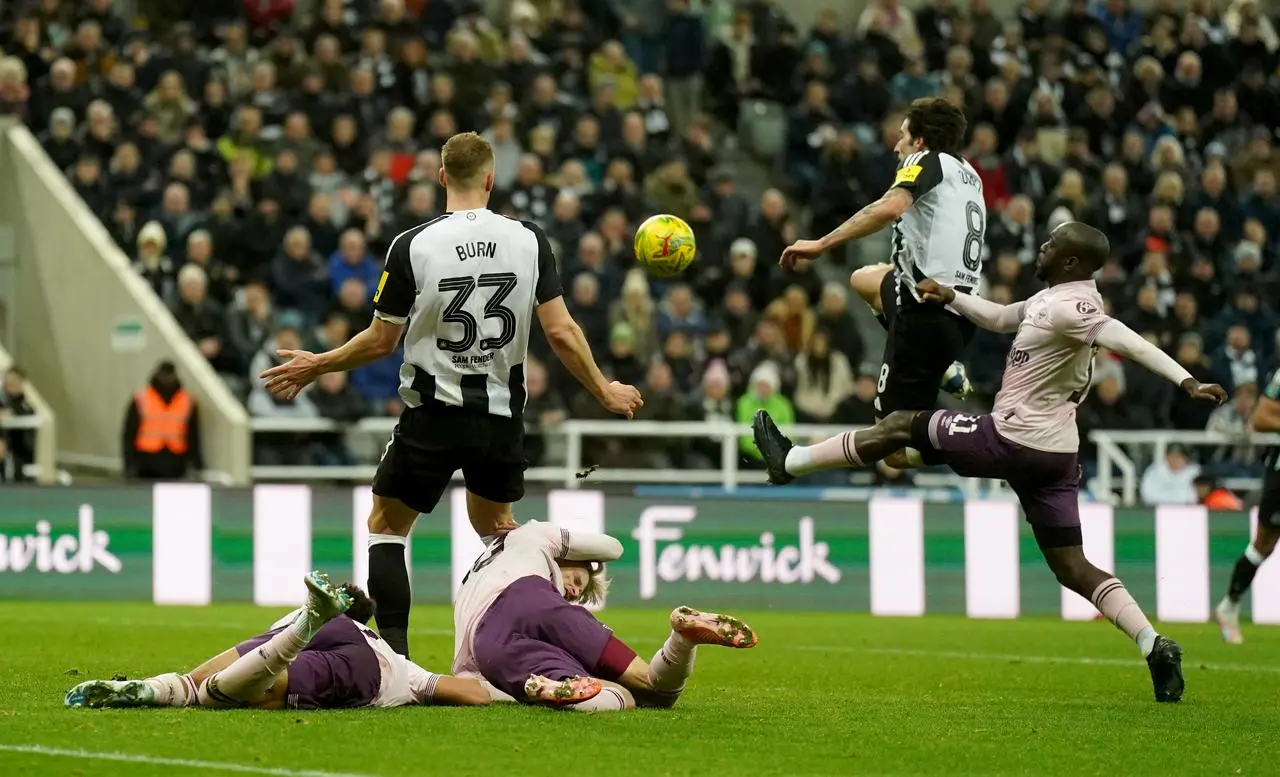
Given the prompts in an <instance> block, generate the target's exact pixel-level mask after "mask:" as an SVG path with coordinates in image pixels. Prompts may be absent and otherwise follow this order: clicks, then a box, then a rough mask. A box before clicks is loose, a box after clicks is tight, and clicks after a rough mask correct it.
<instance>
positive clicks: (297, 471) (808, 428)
mask: <svg viewBox="0 0 1280 777" xmlns="http://www.w3.org/2000/svg"><path fill="white" fill-rule="evenodd" d="M395 424H396V420H395V419H394V418H366V419H362V420H360V421H357V422H355V423H353V424H341V423H338V422H335V421H330V420H328V419H323V418H312V419H285V418H255V419H253V420H252V421H251V422H250V429H251V430H252V432H253V434H255V435H257V434H271V433H304V434H305V433H314V432H342V431H347V432H355V433H358V434H380V435H383V436H387V435H390V434H391V432H392V430H393V429H394V428H395ZM847 431H849V427H847V426H831V425H814V424H796V425H793V426H790V427H787V432H788V433H789V434H791V435H792V436H793V437H799V438H805V439H808V438H826V437H831V436H834V435H837V434H840V433H842V432H847ZM750 433H751V427H750V426H749V425H746V424H734V423H728V422H722V421H622V420H616V421H584V420H568V421H565V422H564V423H562V424H559V425H558V426H556V427H554V428H552V429H548V430H547V431H546V432H545V434H547V435H562V436H563V437H564V441H565V463H564V464H563V465H562V466H550V467H534V468H532V469H530V470H528V471H527V472H526V473H525V478H526V479H527V480H529V481H530V482H534V483H558V484H561V485H563V486H564V487H565V488H578V487H579V485H580V484H581V483H582V481H583V480H584V478H582V477H579V474H580V473H582V472H584V470H585V468H586V467H587V466H589V465H590V464H591V463H592V462H588V461H585V459H584V456H583V439H584V438H587V437H610V436H615V437H666V438H686V439H689V438H698V439H711V440H716V441H717V442H718V443H719V445H720V466H719V467H717V468H715V469H631V468H617V469H615V468H612V467H610V468H604V469H599V470H595V471H593V472H591V474H590V476H589V479H590V480H591V481H592V482H594V483H659V484H664V485H668V484H669V485H681V484H688V485H719V486H721V487H723V488H725V489H726V490H732V489H734V488H737V487H738V486H739V485H755V484H763V483H764V482H765V473H764V472H763V471H760V470H751V469H743V468H742V466H741V455H740V453H739V449H738V439H739V438H740V437H742V436H743V435H748V434H750ZM376 471H377V468H376V467H374V466H354V467H325V466H256V465H255V466H253V467H251V468H250V476H251V477H252V478H253V479H255V480H368V479H370V478H372V477H373V474H374V472H376ZM916 483H917V485H919V486H921V487H935V488H936V487H946V486H951V487H955V488H959V489H961V490H962V491H963V492H964V494H965V495H966V496H969V497H976V496H978V494H979V493H980V491H981V489H982V487H983V483H981V482H979V481H975V480H972V479H969V478H961V477H959V476H958V475H953V474H950V473H947V474H938V475H928V474H924V473H922V474H920V475H919V476H917V478H916ZM986 485H987V486H988V487H989V488H990V487H994V488H996V489H998V488H999V486H998V484H994V483H987V484H986Z"/></svg>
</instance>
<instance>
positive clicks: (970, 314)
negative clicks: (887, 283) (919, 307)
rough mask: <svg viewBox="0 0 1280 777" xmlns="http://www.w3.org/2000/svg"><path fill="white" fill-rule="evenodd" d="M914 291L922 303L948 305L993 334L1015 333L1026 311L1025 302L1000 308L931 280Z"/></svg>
mask: <svg viewBox="0 0 1280 777" xmlns="http://www.w3.org/2000/svg"><path fill="white" fill-rule="evenodd" d="M916 291H918V292H920V296H921V297H923V298H924V301H925V302H932V303H934V304H937V305H950V306H951V307H952V309H953V310H955V311H956V312H957V313H959V314H960V315H962V316H964V317H965V318H967V319H969V320H970V321H972V322H973V323H975V324H977V325H978V326H980V327H982V328H983V329H986V330H989V331H992V332H1016V331H1018V325H1019V324H1021V323H1022V316H1023V314H1024V313H1025V311H1026V309H1027V303H1026V302H1015V303H1014V304H1012V305H1001V304H1000V303H998V302H992V301H991V300H985V299H983V298H981V297H975V296H973V295H972V294H965V293H964V292H958V291H956V290H955V289H951V288H948V287H946V286H943V285H942V284H940V283H938V282H937V281H935V280H933V279H932V278H926V279H924V280H923V281H920V282H919V283H917V284H916Z"/></svg>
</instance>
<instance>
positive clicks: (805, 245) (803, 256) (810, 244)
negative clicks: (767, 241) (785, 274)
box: [778, 240, 823, 270]
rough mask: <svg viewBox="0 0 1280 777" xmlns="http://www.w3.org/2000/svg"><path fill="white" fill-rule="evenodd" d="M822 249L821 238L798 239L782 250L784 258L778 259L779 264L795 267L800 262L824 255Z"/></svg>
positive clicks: (780, 265) (790, 267) (789, 267)
mask: <svg viewBox="0 0 1280 777" xmlns="http://www.w3.org/2000/svg"><path fill="white" fill-rule="evenodd" d="M822 251H823V247H822V241H821V240H797V241H796V242H794V243H792V244H791V245H789V246H787V247H786V248H784V249H783V250H782V258H781V259H779V260H778V266H779V267H783V268H786V269H788V270H791V269H794V268H795V266H796V263H798V262H802V261H813V260H814V259H817V258H818V257H819V256H821V255H822Z"/></svg>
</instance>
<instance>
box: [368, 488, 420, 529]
mask: <svg viewBox="0 0 1280 777" xmlns="http://www.w3.org/2000/svg"><path fill="white" fill-rule="evenodd" d="M417 518H418V513H417V511H416V510H413V509H411V508H410V507H409V506H408V505H406V504H404V503H403V502H400V501H399V500H395V499H386V498H383V497H380V496H375V497H374V498H373V509H372V510H370V511H369V520H368V522H367V526H368V527H369V533H370V534H394V535H396V536H399V537H407V536H409V531H410V530H411V529H412V528H413V523H414V521H416V520H417Z"/></svg>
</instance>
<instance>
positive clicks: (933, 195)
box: [891, 150, 986, 306]
mask: <svg viewBox="0 0 1280 777" xmlns="http://www.w3.org/2000/svg"><path fill="white" fill-rule="evenodd" d="M913 167H914V168H916V169H915V170H913V171H912V172H911V177H910V179H907V180H903V181H901V182H899V183H898V184H897V185H900V186H902V187H903V188H906V189H908V190H909V191H910V192H911V194H912V196H913V197H914V201H913V203H912V205H911V207H910V208H909V209H908V210H907V212H906V213H904V214H902V217H901V218H899V219H898V220H897V221H896V222H894V224H893V230H892V253H891V261H892V263H893V266H894V270H895V272H896V277H897V279H898V284H897V298H898V302H899V304H900V306H901V304H902V303H907V304H912V303H914V302H918V301H920V296H919V295H918V294H917V293H916V284H917V283H919V282H920V281H922V280H924V279H925V278H931V279H933V280H935V281H937V282H938V283H940V284H942V285H944V286H950V287H953V288H957V289H962V290H968V289H972V288H974V287H976V286H977V285H978V283H979V282H980V280H981V274H980V273H981V254H982V247H983V240H984V236H985V232H986V204H985V202H984V201H983V195H982V182H981V179H980V178H979V177H978V174H977V171H975V170H974V169H973V167H971V166H970V165H969V163H968V162H966V161H964V160H963V159H961V158H959V157H956V156H953V155H951V154H941V153H937V152H934V151H927V150H926V151H919V152H916V153H914V154H911V155H909V156H907V158H906V159H904V160H903V161H902V165H901V167H900V168H899V170H900V171H906V170H910V169H911V168H913Z"/></svg>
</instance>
